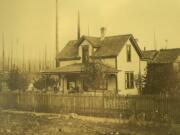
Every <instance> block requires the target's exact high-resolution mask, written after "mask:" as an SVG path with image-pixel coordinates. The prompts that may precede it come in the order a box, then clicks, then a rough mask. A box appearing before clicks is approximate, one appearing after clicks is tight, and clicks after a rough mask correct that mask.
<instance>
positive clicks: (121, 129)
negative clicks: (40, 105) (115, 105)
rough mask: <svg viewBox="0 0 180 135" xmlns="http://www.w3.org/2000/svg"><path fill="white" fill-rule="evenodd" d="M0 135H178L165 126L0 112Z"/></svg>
mask: <svg viewBox="0 0 180 135" xmlns="http://www.w3.org/2000/svg"><path fill="white" fill-rule="evenodd" d="M0 122H1V123H0V135H179V133H178V132H177V131H176V130H174V129H179V128H178V127H175V126H174V127H173V128H174V129H173V128H172V127H169V126H160V125H156V124H155V125H154V124H153V126H138V125H133V124H129V123H127V122H124V123H122V122H121V123H120V121H115V120H114V121H113V120H111V119H103V118H94V117H85V116H78V115H76V114H69V115H60V114H43V113H30V112H17V111H9V110H8V111H7V110H1V111H0Z"/></svg>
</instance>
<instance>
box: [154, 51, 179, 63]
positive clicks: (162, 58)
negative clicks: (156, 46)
mask: <svg viewBox="0 0 180 135" xmlns="http://www.w3.org/2000/svg"><path fill="white" fill-rule="evenodd" d="M179 57H180V48H173V49H162V50H160V51H159V53H158V54H157V55H156V57H155V58H154V59H153V63H173V62H180V59H179Z"/></svg>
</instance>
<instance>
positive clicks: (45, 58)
mask: <svg viewBox="0 0 180 135" xmlns="http://www.w3.org/2000/svg"><path fill="white" fill-rule="evenodd" d="M44 66H45V70H46V69H47V46H46V45H45V50H44Z"/></svg>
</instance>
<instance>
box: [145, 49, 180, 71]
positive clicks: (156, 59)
mask: <svg viewBox="0 0 180 135" xmlns="http://www.w3.org/2000/svg"><path fill="white" fill-rule="evenodd" d="M143 60H144V61H147V64H148V63H149V64H155V65H157V64H158V65H162V66H163V65H167V64H169V65H171V66H172V68H173V69H174V70H175V71H180V48H172V49H161V50H159V51H157V50H148V51H143V58H142V61H143Z"/></svg>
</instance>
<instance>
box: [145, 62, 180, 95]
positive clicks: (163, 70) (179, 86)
mask: <svg viewBox="0 0 180 135" xmlns="http://www.w3.org/2000/svg"><path fill="white" fill-rule="evenodd" d="M179 80H180V76H179V75H178V73H177V72H176V71H175V70H174V68H173V66H172V64H152V63H151V64H148V66H147V74H146V77H145V79H144V83H145V87H144V88H143V89H142V94H156V95H159V94H169V95H176V94H178V93H179V90H180V81H179Z"/></svg>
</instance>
